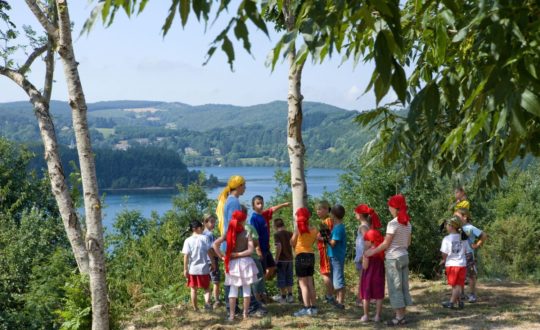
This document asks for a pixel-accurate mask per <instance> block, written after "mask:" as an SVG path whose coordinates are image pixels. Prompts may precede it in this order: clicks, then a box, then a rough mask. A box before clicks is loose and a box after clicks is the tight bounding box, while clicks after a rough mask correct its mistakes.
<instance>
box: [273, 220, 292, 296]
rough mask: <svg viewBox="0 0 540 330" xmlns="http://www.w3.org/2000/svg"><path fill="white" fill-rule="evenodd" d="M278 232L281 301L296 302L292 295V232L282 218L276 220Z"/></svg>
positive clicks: (278, 268)
mask: <svg viewBox="0 0 540 330" xmlns="http://www.w3.org/2000/svg"><path fill="white" fill-rule="evenodd" d="M274 226H275V227H276V233H275V234H274V242H275V245H276V259H277V273H278V274H277V286H278V288H279V290H280V292H281V297H280V299H279V302H280V303H282V304H284V303H286V302H288V303H292V302H294V298H293V296H292V286H293V264H292V247H291V238H292V235H293V234H292V233H291V232H290V231H288V230H286V229H285V224H284V223H283V220H282V219H279V218H278V219H276V220H275V221H274Z"/></svg>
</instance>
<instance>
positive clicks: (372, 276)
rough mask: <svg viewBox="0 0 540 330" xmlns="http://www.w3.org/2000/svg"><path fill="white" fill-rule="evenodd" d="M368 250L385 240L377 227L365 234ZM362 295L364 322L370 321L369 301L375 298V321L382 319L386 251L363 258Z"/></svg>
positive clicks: (362, 319)
mask: <svg viewBox="0 0 540 330" xmlns="http://www.w3.org/2000/svg"><path fill="white" fill-rule="evenodd" d="M364 241H365V245H366V246H365V247H366V249H367V250H369V249H375V248H376V247H377V246H379V245H381V243H382V242H383V241H384V238H383V236H382V235H381V233H380V232H379V231H378V230H376V229H370V230H368V231H367V232H366V234H365V235H364ZM360 295H361V297H362V303H363V305H364V315H363V316H362V318H361V319H360V321H362V322H367V321H369V302H370V300H372V299H375V302H376V309H375V317H374V318H373V321H375V322H379V321H380V320H381V311H382V302H383V298H384V251H383V252H379V253H377V254H375V255H373V256H371V257H367V256H364V257H363V258H362V281H361V282H360Z"/></svg>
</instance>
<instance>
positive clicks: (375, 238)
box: [364, 229, 384, 259]
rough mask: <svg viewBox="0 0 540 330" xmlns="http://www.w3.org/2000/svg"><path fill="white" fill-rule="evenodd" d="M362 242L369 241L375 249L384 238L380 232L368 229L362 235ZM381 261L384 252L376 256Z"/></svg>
mask: <svg viewBox="0 0 540 330" xmlns="http://www.w3.org/2000/svg"><path fill="white" fill-rule="evenodd" d="M364 240H365V241H370V242H371V243H373V246H374V247H377V246H379V245H381V243H382V242H383V241H384V237H383V236H382V234H381V232H380V231H378V230H376V229H370V230H368V231H367V232H366V233H365V234H364ZM377 256H379V257H380V258H381V259H384V251H381V252H379V253H378V254H377Z"/></svg>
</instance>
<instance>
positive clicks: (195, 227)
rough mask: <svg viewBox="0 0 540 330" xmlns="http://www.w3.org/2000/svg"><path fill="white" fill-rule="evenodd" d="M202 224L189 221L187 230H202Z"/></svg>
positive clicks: (197, 221) (196, 221)
mask: <svg viewBox="0 0 540 330" xmlns="http://www.w3.org/2000/svg"><path fill="white" fill-rule="evenodd" d="M202 226H203V224H202V223H201V222H200V221H199V220H191V222H190V223H189V230H191V231H194V230H195V229H197V228H202Z"/></svg>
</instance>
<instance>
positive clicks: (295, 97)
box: [283, 1, 307, 228]
mask: <svg viewBox="0 0 540 330" xmlns="http://www.w3.org/2000/svg"><path fill="white" fill-rule="evenodd" d="M283 14H284V18H285V24H286V26H287V29H288V31H289V32H290V31H292V30H293V29H294V25H295V20H296V18H295V16H294V13H293V8H292V6H291V2H290V1H286V2H284V4H283ZM287 57H288V62H289V76H288V81H289V91H288V95H287V105H288V114H287V150H288V153H289V164H290V169H291V192H292V203H293V207H292V210H293V219H294V213H296V210H298V209H299V208H301V207H306V206H307V184H306V175H305V169H304V156H305V153H306V148H305V146H304V141H303V140H302V117H303V113H302V100H303V98H304V97H303V96H302V91H301V86H302V70H303V68H304V63H303V62H302V63H298V61H297V58H296V47H295V46H294V45H293V46H292V47H291V49H290V50H289V53H288V55H287ZM293 223H294V227H295V228H296V221H293Z"/></svg>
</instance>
